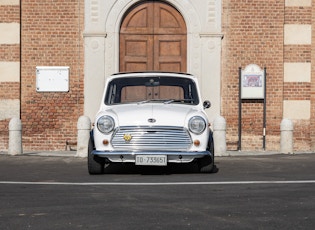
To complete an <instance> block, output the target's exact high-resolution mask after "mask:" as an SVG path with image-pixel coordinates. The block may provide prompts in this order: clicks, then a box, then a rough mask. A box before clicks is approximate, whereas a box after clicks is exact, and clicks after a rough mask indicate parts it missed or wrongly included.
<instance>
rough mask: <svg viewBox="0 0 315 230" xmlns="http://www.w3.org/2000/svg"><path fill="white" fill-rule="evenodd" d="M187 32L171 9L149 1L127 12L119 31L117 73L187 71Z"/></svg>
mask: <svg viewBox="0 0 315 230" xmlns="http://www.w3.org/2000/svg"><path fill="white" fill-rule="evenodd" d="M186 46H187V30H186V24H185V21H184V19H183V17H182V16H181V14H180V13H179V12H178V11H177V10H176V9H175V8H174V7H172V6H170V5H168V4H166V3H164V2H160V1H149V2H145V3H142V4H138V5H136V6H134V7H133V8H131V9H130V10H129V11H128V14H127V15H126V16H125V18H124V20H123V22H122V24H121V29H120V59H119V60H120V65H119V66H120V71H145V70H163V71H175V72H186V71H187V67H186V65H187V57H186V56H187V51H186V49H187V47H186Z"/></svg>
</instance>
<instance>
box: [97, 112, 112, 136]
mask: <svg viewBox="0 0 315 230" xmlns="http://www.w3.org/2000/svg"><path fill="white" fill-rule="evenodd" d="M114 127H115V122H114V119H113V118H112V117H110V116H102V117H100V118H99V119H98V120H97V128H98V130H99V131H100V132H102V133H105V134H108V133H110V132H111V131H113V129H114Z"/></svg>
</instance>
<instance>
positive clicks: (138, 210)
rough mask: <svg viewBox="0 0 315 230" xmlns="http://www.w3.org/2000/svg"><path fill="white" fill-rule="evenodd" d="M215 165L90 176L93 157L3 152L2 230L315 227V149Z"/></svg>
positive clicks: (224, 159)
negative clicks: (209, 170)
mask: <svg viewBox="0 0 315 230" xmlns="http://www.w3.org/2000/svg"><path fill="white" fill-rule="evenodd" d="M216 165H217V168H218V172H217V173H213V174H199V173H196V167H195V165H187V166H184V167H179V166H178V165H173V166H171V167H167V168H159V167H158V168H156V167H150V168H147V167H133V166H130V165H123V166H113V167H111V168H108V169H107V174H104V175H96V176H95V175H94V176H90V175H89V174H88V172H87V167H86V159H81V158H74V157H39V156H7V155H0V229H128V230H129V229H145V230H147V229H171V230H176V229H314V226H315V154H299V155H271V156H257V157H255V156H244V157H217V158H216Z"/></svg>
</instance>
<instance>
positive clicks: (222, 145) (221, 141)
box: [213, 116, 226, 156]
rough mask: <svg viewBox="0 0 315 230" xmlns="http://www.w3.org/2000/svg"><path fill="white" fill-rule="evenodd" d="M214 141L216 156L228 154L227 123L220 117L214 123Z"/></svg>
mask: <svg viewBox="0 0 315 230" xmlns="http://www.w3.org/2000/svg"><path fill="white" fill-rule="evenodd" d="M213 140H214V153H215V155H219V156H220V155H222V154H225V153H226V121H225V119H224V118H223V117H221V116H219V117H217V118H215V119H214V121H213Z"/></svg>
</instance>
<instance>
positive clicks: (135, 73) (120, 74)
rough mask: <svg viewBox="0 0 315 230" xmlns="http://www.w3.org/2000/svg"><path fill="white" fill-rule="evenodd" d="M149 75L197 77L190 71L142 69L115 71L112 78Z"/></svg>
mask: <svg viewBox="0 0 315 230" xmlns="http://www.w3.org/2000/svg"><path fill="white" fill-rule="evenodd" d="M149 76H155V77H156V76H167V77H186V78H196V77H195V76H193V75H192V74H189V73H181V72H165V71H141V72H119V73H114V74H112V75H111V76H110V78H117V77H149Z"/></svg>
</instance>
